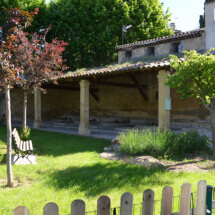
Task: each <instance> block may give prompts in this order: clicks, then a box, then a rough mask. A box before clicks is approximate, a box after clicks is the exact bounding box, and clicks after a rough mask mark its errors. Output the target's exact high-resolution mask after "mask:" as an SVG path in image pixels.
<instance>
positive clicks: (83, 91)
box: [78, 80, 91, 135]
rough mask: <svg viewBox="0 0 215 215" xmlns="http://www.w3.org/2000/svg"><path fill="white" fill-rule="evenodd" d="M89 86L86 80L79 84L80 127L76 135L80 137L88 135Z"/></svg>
mask: <svg viewBox="0 0 215 215" xmlns="http://www.w3.org/2000/svg"><path fill="white" fill-rule="evenodd" d="M89 86H90V83H89V81H88V80H81V82H80V125H79V130H78V133H79V134H80V135H90V134H91V130H90V123H89Z"/></svg>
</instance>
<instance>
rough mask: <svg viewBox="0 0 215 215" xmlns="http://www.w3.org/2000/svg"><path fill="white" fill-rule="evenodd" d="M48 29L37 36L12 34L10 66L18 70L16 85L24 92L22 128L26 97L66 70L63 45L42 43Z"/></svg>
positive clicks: (21, 32)
mask: <svg viewBox="0 0 215 215" xmlns="http://www.w3.org/2000/svg"><path fill="white" fill-rule="evenodd" d="M50 29H51V26H49V27H48V28H46V29H41V31H42V33H41V34H38V33H34V34H33V35H28V33H26V32H24V31H23V29H19V30H18V32H17V34H16V35H13V41H15V43H14V44H15V45H12V51H13V57H14V60H15V62H14V64H15V65H16V69H18V71H19V75H18V76H17V84H18V85H19V86H20V87H21V88H22V89H23V90H24V106H23V107H24V108H23V128H26V125H27V94H28V93H33V92H34V91H35V90H41V85H42V82H46V81H50V80H56V79H57V77H58V76H59V75H60V74H62V71H64V70H66V69H67V66H66V65H65V64H64V61H65V60H63V57H62V53H63V51H64V50H65V46H66V45H67V43H65V42H64V41H58V40H57V39H53V40H52V41H51V43H48V42H46V35H47V33H48V31H49V30H50ZM28 36H30V39H29V38H28ZM55 83H56V81H55Z"/></svg>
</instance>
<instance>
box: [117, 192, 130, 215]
mask: <svg viewBox="0 0 215 215" xmlns="http://www.w3.org/2000/svg"><path fill="white" fill-rule="evenodd" d="M132 207H133V196H132V194H131V193H128V192H127V193H124V194H122V197H121V210H120V215H132Z"/></svg>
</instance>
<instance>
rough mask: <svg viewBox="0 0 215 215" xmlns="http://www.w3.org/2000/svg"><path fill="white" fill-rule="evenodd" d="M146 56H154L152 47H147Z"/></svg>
mask: <svg viewBox="0 0 215 215" xmlns="http://www.w3.org/2000/svg"><path fill="white" fill-rule="evenodd" d="M146 55H147V56H154V55H155V47H154V46H152V47H148V48H147V51H146Z"/></svg>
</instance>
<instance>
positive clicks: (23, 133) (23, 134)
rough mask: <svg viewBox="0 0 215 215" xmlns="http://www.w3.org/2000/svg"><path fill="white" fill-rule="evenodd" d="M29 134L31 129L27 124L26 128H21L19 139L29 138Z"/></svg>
mask: <svg viewBox="0 0 215 215" xmlns="http://www.w3.org/2000/svg"><path fill="white" fill-rule="evenodd" d="M30 134H31V129H30V128H29V127H28V126H27V127H26V128H22V131H21V140H23V141H26V140H29V138H30Z"/></svg>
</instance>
